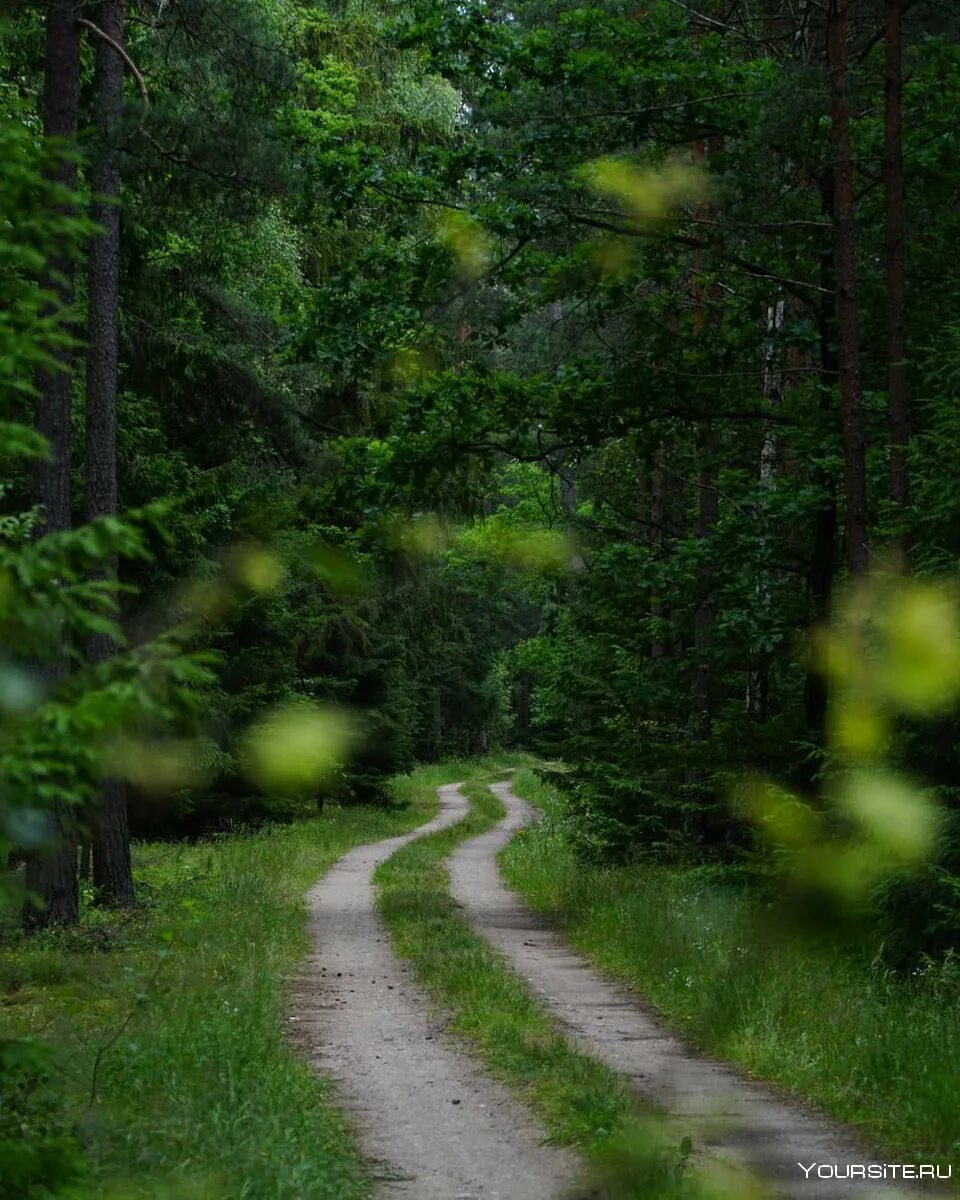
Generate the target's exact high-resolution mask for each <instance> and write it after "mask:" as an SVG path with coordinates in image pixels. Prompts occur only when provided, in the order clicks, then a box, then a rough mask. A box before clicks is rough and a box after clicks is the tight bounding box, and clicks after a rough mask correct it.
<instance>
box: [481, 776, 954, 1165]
mask: <svg viewBox="0 0 960 1200" xmlns="http://www.w3.org/2000/svg"><path fill="white" fill-rule="evenodd" d="M514 786H515V790H516V792H517V793H518V794H519V795H522V796H523V797H524V798H526V799H527V800H530V801H532V802H534V803H536V804H537V805H539V807H540V808H541V809H542V810H543V812H544V818H543V819H542V820H541V821H540V822H539V823H538V824H537V825H536V826H535V827H533V828H531V829H527V830H524V831H522V832H521V833H520V834H519V835H518V836H517V838H515V839H514V841H513V842H512V843H511V844H510V845H509V846H508V847H507V849H506V850H505V851H504V853H503V854H502V856H501V866H502V869H503V871H504V873H505V876H506V878H507V880H508V882H509V883H510V885H511V886H512V887H514V888H515V889H516V890H517V891H519V892H520V893H521V894H522V895H523V897H524V898H525V900H526V902H527V903H528V904H529V905H530V906H531V907H532V908H533V909H535V910H536V911H537V912H539V913H541V914H544V915H546V916H548V917H550V918H551V919H552V920H554V921H555V922H556V923H557V925H558V926H559V928H561V929H562V930H563V932H564V934H565V936H566V937H567V939H568V940H569V941H570V942H571V943H572V944H573V945H575V946H576V947H577V948H578V949H580V950H582V951H584V952H585V953H586V954H587V955H588V957H589V958H590V959H591V960H592V961H593V962H594V963H595V964H596V965H597V966H599V967H601V968H603V969H604V970H605V971H607V972H609V973H610V974H611V975H613V976H614V977H615V978H617V979H619V980H621V981H623V982H624V983H626V984H627V985H628V986H629V987H631V988H634V989H635V990H636V991H638V992H641V993H642V994H643V995H644V996H645V997H646V998H647V999H649V1000H650V1001H652V1002H653V1003H654V1004H655V1005H656V1006H657V1008H658V1009H659V1011H660V1012H661V1013H662V1014H663V1016H664V1017H665V1018H666V1019H667V1020H668V1021H669V1022H671V1023H672V1024H673V1025H674V1026H675V1027H677V1028H679V1029H680V1030H681V1031H682V1032H683V1033H684V1034H686V1035H687V1036H688V1037H689V1038H690V1039H691V1040H692V1041H693V1042H694V1043H696V1044H697V1045H699V1046H701V1047H703V1048H704V1049H705V1050H707V1051H709V1052H710V1053H712V1054H715V1055H717V1056H720V1057H723V1058H727V1059H729V1060H730V1061H732V1062H734V1063H737V1064H739V1065H740V1066H742V1067H744V1068H746V1070H747V1071H748V1072H749V1073H750V1074H751V1075H755V1076H758V1077H761V1078H764V1079H768V1080H772V1081H774V1082H776V1083H778V1084H781V1085H783V1086H785V1087H786V1088H788V1089H790V1090H792V1091H795V1092H796V1093H798V1094H800V1095H802V1096H804V1097H806V1098H809V1099H811V1100H813V1101H815V1102H816V1103H817V1104H819V1105H821V1106H822V1107H823V1108H824V1109H825V1110H826V1111H827V1112H829V1113H830V1114H831V1115H833V1116H834V1117H836V1118H839V1119H840V1120H843V1121H848V1122H850V1123H852V1124H855V1125H857V1126H858V1127H859V1128H860V1129H862V1130H863V1131H864V1132H865V1133H866V1134H867V1135H868V1136H869V1137H870V1138H872V1139H875V1140H876V1141H877V1142H878V1143H879V1144H881V1145H883V1146H884V1147H885V1149H886V1150H888V1151H890V1152H893V1153H898V1154H900V1155H901V1156H902V1158H903V1161H908V1162H909V1161H924V1162H931V1161H938V1160H940V1161H942V1162H943V1163H944V1164H945V1165H946V1164H947V1163H949V1162H950V1161H951V1160H952V1159H954V1158H955V1157H956V1155H957V1152H958V1151H960V1136H958V1130H960V1067H958V1063H960V1023H958V1021H957V1003H958V1000H960V971H958V969H957V964H955V963H953V962H951V961H949V960H947V961H946V962H945V963H941V964H940V965H939V966H936V967H934V966H930V967H929V968H928V969H926V970H921V971H918V972H916V973H915V974H914V975H913V976H910V977H903V976H900V975H895V974H893V973H892V972H890V971H889V970H885V969H884V968H883V967H882V965H881V960H880V958H879V957H878V956H877V954H876V948H873V950H866V949H864V950H863V951H862V952H857V951H856V950H854V951H851V950H850V949H849V948H848V949H842V948H840V947H838V946H837V945H835V944H830V943H829V941H828V940H827V939H826V938H821V939H811V938H809V937H806V938H800V937H798V936H794V935H788V934H787V933H786V932H784V931H782V930H777V929H771V928H770V927H769V925H765V924H764V921H763V920H762V913H760V912H758V903H759V901H758V900H757V899H756V898H755V897H754V896H753V894H752V893H751V891H750V890H749V889H747V888H745V887H744V886H743V884H742V882H738V881H735V880H729V879H726V878H725V877H724V876H723V875H722V874H721V873H718V872H716V871H715V870H712V869H703V868H701V869H686V870H683V869H677V868H670V867H662V866H650V865H637V866H629V867H617V868H610V869H600V868H596V867H589V866H586V865H584V864H583V863H582V862H579V861H577V859H576V858H575V856H574V853H573V851H572V849H571V846H570V843H569V841H568V839H567V837H566V835H565V829H564V814H563V807H562V803H561V802H560V801H559V800H558V798H557V796H556V795H555V794H553V793H552V792H551V791H550V789H548V788H547V787H545V786H544V785H543V784H542V783H541V782H540V781H539V780H538V778H537V777H536V776H535V775H534V774H533V772H532V771H523V772H521V773H520V774H519V775H518V777H517V779H516V781H515V785H514ZM758 918H759V919H758Z"/></svg>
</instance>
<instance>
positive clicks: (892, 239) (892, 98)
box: [884, 0, 911, 509]
mask: <svg viewBox="0 0 960 1200" xmlns="http://www.w3.org/2000/svg"><path fill="white" fill-rule="evenodd" d="M884 98H885V108H886V116H885V129H884V183H885V191H886V238H885V241H886V259H887V263H886V265H887V339H888V355H889V358H888V384H887V386H888V388H889V392H890V400H889V406H890V407H889V420H890V499H891V500H892V501H893V502H894V504H896V505H898V506H900V508H901V509H902V508H903V507H905V506H906V504H907V501H908V499H909V493H910V471H909V464H908V460H907V453H908V447H909V442H910V423H911V422H910V393H909V387H908V382H907V364H906V359H907V339H906V254H905V234H904V212H905V203H904V180H903V0H887V6H886V64H885V77H884Z"/></svg>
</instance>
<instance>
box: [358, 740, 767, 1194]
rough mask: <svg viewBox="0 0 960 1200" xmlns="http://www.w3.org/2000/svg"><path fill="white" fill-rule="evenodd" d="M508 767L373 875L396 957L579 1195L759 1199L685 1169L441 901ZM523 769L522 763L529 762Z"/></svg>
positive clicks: (612, 1082) (675, 1135)
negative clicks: (563, 1166) (567, 1170)
mask: <svg viewBox="0 0 960 1200" xmlns="http://www.w3.org/2000/svg"><path fill="white" fill-rule="evenodd" d="M510 761H513V762H517V761H521V762H522V761H523V760H522V759H521V760H517V759H513V760H506V761H505V762H504V763H501V762H500V761H499V760H493V761H488V762H485V763H481V764H478V765H476V766H474V767H473V768H472V769H471V770H469V771H468V772H465V773H462V774H461V775H460V776H459V777H457V776H454V777H453V778H459V779H460V780H461V781H462V782H463V783H464V792H465V793H466V794H467V796H468V797H469V798H470V801H471V806H472V808H471V813H470V815H469V816H468V817H467V818H466V819H465V820H464V821H462V822H461V823H460V824H458V825H456V826H454V827H453V828H451V829H447V830H443V831H442V832H440V833H437V834H433V835H431V836H429V837H425V838H420V839H418V840H417V841H416V842H413V843H411V844H410V845H409V846H405V847H404V848H403V849H402V850H400V851H399V852H398V853H396V854H395V855H393V857H392V858H390V859H389V860H388V861H387V862H386V863H384V864H383V865H382V866H381V867H379V868H378V870H377V872H376V874H375V876H374V880H375V882H376V884H377V889H378V890H377V896H378V905H379V908H380V912H381V914H382V915H383V917H384V920H385V921H386V924H387V926H388V928H389V930H390V933H391V936H392V938H393V944H394V948H395V949H396V951H397V953H398V954H400V955H401V956H402V957H404V958H406V959H409V960H410V961H411V963H412V964H413V967H414V969H415V972H416V974H417V977H418V978H419V980H420V981H421V983H422V984H423V985H424V986H425V987H426V989H427V991H428V993H429V995H430V997H431V999H432V1000H433V1001H434V1002H435V1003H436V1005H437V1006H438V1009H439V1010H440V1011H442V1012H443V1013H444V1014H445V1015H446V1016H447V1017H448V1028H450V1030H451V1031H452V1032H453V1033H454V1034H456V1035H459V1036H460V1037H462V1038H464V1039H465V1040H466V1042H467V1044H468V1046H469V1047H470V1048H471V1050H472V1051H473V1052H474V1053H476V1054H477V1056H478V1057H479V1058H480V1059H481V1061H482V1062H483V1064H484V1065H485V1067H486V1068H487V1069H488V1070H489V1071H490V1073H491V1074H493V1075H494V1076H496V1077H498V1078H499V1079H501V1080H503V1081H504V1082H506V1083H507V1084H509V1085H511V1086H512V1087H513V1088H514V1089H516V1090H517V1091H518V1093H519V1095H520V1098H521V1099H522V1100H524V1101H526V1102H527V1103H529V1104H530V1105H531V1107H532V1108H533V1109H534V1110H535V1111H536V1112H537V1113H538V1114H539V1116H540V1118H541V1120H542V1122H543V1124H544V1126H545V1129H546V1131H547V1135H548V1140H549V1141H550V1142H553V1143H556V1144H558V1145H567V1146H571V1147H573V1148H575V1149H576V1150H578V1151H579V1152H580V1153H581V1154H582V1155H583V1156H584V1157H585V1158H586V1160H587V1163H588V1165H589V1166H590V1167H592V1169H593V1170H592V1173H591V1177H590V1182H589V1184H588V1185H586V1190H582V1191H580V1192H577V1193H576V1194H577V1195H579V1196H590V1197H593V1198H596V1200H601V1198H609V1200H613V1198H616V1200H641V1198H643V1200H681V1198H682V1200H701V1198H705V1197H717V1198H719V1197H721V1196H724V1197H726V1196H730V1197H732V1196H736V1197H738V1200H748V1197H751V1196H756V1195H758V1194H759V1193H758V1192H757V1191H755V1190H753V1188H752V1185H751V1184H750V1182H749V1181H747V1180H746V1179H745V1178H744V1177H743V1176H742V1175H739V1174H738V1175H735V1176H731V1175H728V1174H726V1173H725V1168H724V1167H723V1165H722V1164H719V1163H710V1164H700V1163H699V1162H698V1163H697V1166H696V1169H694V1168H693V1160H692V1159H691V1158H690V1152H691V1147H690V1145H689V1143H685V1142H684V1139H683V1138H682V1136H681V1134H680V1133H679V1132H677V1131H674V1130H671V1129H669V1128H667V1127H666V1125H665V1123H664V1122H663V1121H662V1119H661V1118H659V1117H657V1116H656V1114H654V1113H652V1112H645V1111H641V1109H640V1107H639V1105H638V1103H637V1101H636V1100H635V1098H634V1097H633V1095H632V1094H631V1092H630V1089H629V1087H628V1085H627V1084H626V1083H625V1081H624V1080H622V1079H621V1078H620V1077H619V1076H618V1075H617V1074H616V1073H615V1072H613V1071H611V1070H609V1069H608V1068H607V1067H605V1066H604V1065H603V1064H602V1063H599V1062H597V1061H595V1060H594V1059H592V1058H590V1057H588V1056H586V1055H584V1054H581V1053H580V1052H579V1051H577V1050H576V1049H575V1048H574V1047H573V1046H572V1044H571V1043H570V1042H569V1041H568V1040H567V1039H566V1038H565V1037H564V1036H563V1035H562V1033H561V1032H560V1031H559V1028H558V1026H557V1024H556V1022H555V1021H554V1020H553V1019H552V1017H551V1016H550V1015H549V1014H548V1013H547V1011H546V1010H545V1009H544V1008H543V1007H542V1006H541V1005H540V1004H539V1003H538V1002H537V1001H536V1000H535V998H534V997H533V995H532V994H531V992H530V991H529V989H528V988H527V986H526V984H524V983H523V982H522V981H521V980H520V979H519V978H518V977H517V976H516V975H514V974H513V973H511V972H510V971H509V970H508V968H507V967H506V966H505V965H504V964H503V962H502V961H501V959H500V958H499V957H498V956H497V954H496V953H495V952H494V951H493V950H492V949H491V948H490V947H489V946H488V944H487V943H486V942H485V941H484V940H483V939H482V938H481V937H479V936H477V935H476V934H474V933H473V932H472V931H471V930H470V929H469V928H468V927H467V925H466V924H465V923H464V921H463V920H462V918H461V916H460V913H459V909H458V906H457V905H456V904H455V902H454V901H453V900H452V898H451V896H450V892H449V876H448V874H447V869H446V866H445V860H446V859H447V858H448V857H449V855H450V854H451V853H452V852H453V851H454V850H455V848H456V847H457V846H458V845H459V844H460V843H461V842H463V841H466V840H467V839H468V838H472V837H476V836H478V835H479V834H481V833H484V832H486V831H487V830H488V829H491V828H492V827H493V826H494V825H496V823H497V822H498V821H499V820H500V819H501V818H502V817H503V815H504V809H503V806H502V805H501V803H500V801H499V800H498V799H497V798H496V797H495V796H494V795H493V793H492V792H490V791H489V790H488V787H487V785H488V784H489V783H490V782H492V781H493V780H495V779H497V778H501V777H502V775H503V769H505V768H506V766H507V765H509V763H510ZM527 761H529V760H527ZM404 786H405V787H406V788H416V789H417V790H418V791H420V792H421V794H422V793H425V792H426V791H427V790H428V789H431V788H433V787H434V786H436V784H435V781H434V779H432V778H429V777H427V776H426V775H424V776H422V777H421V776H419V775H417V774H415V775H413V776H409V777H407V779H406V780H405V783H404Z"/></svg>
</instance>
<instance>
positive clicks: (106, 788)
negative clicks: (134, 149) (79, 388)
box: [86, 0, 134, 905]
mask: <svg viewBox="0 0 960 1200" xmlns="http://www.w3.org/2000/svg"><path fill="white" fill-rule="evenodd" d="M97 24H98V25H99V27H100V29H102V30H103V32H104V33H105V34H106V35H107V37H109V38H111V39H112V40H113V41H114V42H116V43H117V44H118V45H120V46H122V45H123V40H124V0H101V3H100V5H99V7H98V9H97ZM94 53H95V58H94V104H95V115H96V128H97V141H98V147H97V154H96V158H95V160H94V164H93V173H92V183H93V191H94V204H93V218H94V220H95V221H96V222H97V224H98V225H100V226H101V228H102V229H103V233H101V234H100V235H99V236H97V237H95V238H94V239H93V241H92V243H91V246H90V274H89V343H90V344H89V350H88V355H87V437H86V517H87V520H88V521H91V520H94V519H96V518H97V517H105V516H107V517H109V516H115V515H116V513H117V374H118V368H119V349H118V342H119V333H118V327H117V316H118V302H119V279H120V205H119V200H120V163H119V152H118V148H117V140H118V137H119V133H120V127H121V122H122V119H123V79H124V64H123V59H122V58H121V57H120V55H119V54H118V53H117V51H116V50H115V49H114V48H113V47H112V46H110V45H108V43H107V42H105V41H104V40H102V39H100V38H97V39H96V41H95V46H94ZM102 574H103V576H115V575H116V562H112V563H108V564H106V567H105V569H104V571H103V573H102ZM114 651H115V645H114V643H113V641H112V639H111V638H109V637H108V636H106V635H103V634H100V635H97V636H95V637H93V638H91V639H90V642H89V645H88V647H87V656H88V658H89V660H90V662H91V663H94V664H96V663H101V662H105V661H106V660H107V659H109V658H110V657H111V656H112V655H113V653H114ZM92 840H93V882H94V886H95V887H96V889H97V894H98V896H99V898H100V899H101V900H102V901H104V902H105V903H107V904H119V905H129V904H132V903H133V898H134V892H133V875H132V872H131V866H130V837H129V831H128V824H127V801H126V793H125V790H124V787H123V784H122V783H121V782H119V781H118V780H109V781H106V782H105V783H104V784H103V786H102V789H101V795H100V798H99V802H98V803H97V806H96V810H95V812H94V814H93V821H92Z"/></svg>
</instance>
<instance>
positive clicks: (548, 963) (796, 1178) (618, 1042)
mask: <svg viewBox="0 0 960 1200" xmlns="http://www.w3.org/2000/svg"><path fill="white" fill-rule="evenodd" d="M492 790H493V791H494V792H495V793H496V795H497V796H498V797H499V798H500V800H501V801H502V802H503V804H504V806H505V807H506V809H507V817H506V819H505V820H504V821H502V822H501V823H500V824H499V825H498V826H497V828H496V829H494V830H493V831H491V832H490V833H486V834H483V835H481V836H480V837H477V838H473V839H472V840H470V841H468V842H465V843H463V844H462V845H461V846H460V847H459V848H458V850H457V851H456V852H455V854H454V855H453V858H452V859H451V860H450V876H451V886H452V891H453V895H454V897H455V898H456V900H457V902H458V903H459V904H460V905H461V906H462V907H463V909H464V913H465V915H466V917H467V919H468V920H469V922H470V923H471V925H472V926H473V928H474V929H475V930H476V932H478V933H479V934H480V935H481V936H482V937H484V938H485V939H486V940H487V941H488V942H489V943H490V944H491V945H492V946H493V947H494V948H495V949H496V950H497V951H498V952H499V953H500V954H501V955H502V956H503V957H504V959H505V960H506V961H507V963H508V964H509V965H510V967H511V968H512V969H513V970H514V971H515V972H516V973H517V974H518V975H520V976H522V977H523V978H524V979H525V980H526V981H527V982H528V984H529V985H530V986H531V988H532V990H533V991H534V992H535V993H536V995H537V997H538V998H539V999H540V1000H541V1001H542V1002H543V1003H544V1005H545V1006H546V1007H547V1008H548V1009H549V1010H550V1011H551V1012H552V1013H553V1015H554V1016H555V1017H556V1018H558V1020H559V1022H560V1024H561V1025H562V1026H563V1027H564V1029H565V1030H566V1031H567V1033H568V1034H569V1035H570V1037H571V1039H572V1040H573V1041H574V1042H575V1043H576V1044H577V1045H578V1046H579V1047H580V1048H581V1049H582V1050H583V1051H585V1052H586V1053H587V1054H590V1055H592V1056H593V1057H594V1058H597V1059H600V1060H601V1061H603V1062H605V1063H607V1064H608V1065H609V1066H610V1067H612V1068H613V1069H614V1070H616V1071H619V1072H620V1073H621V1074H623V1075H625V1076H627V1077H629V1078H630V1079H631V1080H632V1082H633V1084H634V1086H635V1088H636V1090H637V1091H638V1092H639V1093H640V1094H641V1095H642V1096H644V1097H646V1098H647V1099H649V1100H651V1101H652V1102H654V1103H655V1104H657V1105H658V1106H659V1107H661V1108H663V1109H664V1110H665V1111H666V1112H668V1113H670V1114H672V1115H674V1116H675V1117H676V1118H677V1120H678V1124H679V1126H680V1128H681V1129H682V1131H684V1132H689V1133H690V1135H691V1136H692V1137H693V1139H694V1141H695V1143H697V1144H698V1145H701V1146H706V1147H708V1148H711V1149H713V1150H716V1151H720V1152H722V1153H725V1154H726V1155H727V1156H728V1157H730V1158H734V1159H736V1160H737V1161H740V1162H745V1163H747V1164H749V1165H750V1166H752V1167H753V1168H754V1169H755V1170H756V1171H757V1173H758V1174H759V1175H761V1176H762V1177H763V1178H764V1179H766V1180H767V1181H769V1182H770V1183H771V1184H772V1185H773V1187H774V1188H775V1190H776V1194H777V1195H779V1196H783V1197H788V1198H789V1200H848V1198H850V1197H858V1198H859V1200H866V1198H867V1197H872V1196H882V1197H883V1198H884V1200H894V1198H895V1197H897V1196H907V1195H912V1196H915V1197H916V1196H917V1195H918V1194H920V1193H919V1192H918V1191H910V1190H908V1188H903V1187H901V1186H897V1185H894V1184H892V1183H889V1182H888V1183H872V1182H871V1183H865V1182H861V1181H858V1180H855V1181H850V1182H839V1181H835V1180H817V1179H816V1178H815V1176H816V1172H815V1171H812V1172H811V1175H810V1178H809V1179H807V1178H805V1177H804V1173H803V1171H802V1170H801V1169H800V1168H799V1167H798V1165H797V1164H798V1163H801V1162H802V1163H804V1164H805V1165H809V1164H811V1163H820V1164H840V1165H841V1166H842V1167H845V1165H846V1164H848V1163H869V1162H872V1161H876V1159H875V1158H874V1156H872V1155H871V1154H870V1153H869V1152H868V1151H867V1150H865V1149H864V1147H862V1146H860V1145H858V1144H857V1142H856V1139H855V1138H853V1137H852V1136H851V1135H849V1134H848V1133H847V1132H846V1131H845V1130H843V1129H840V1128H838V1127H837V1126H836V1125H834V1124H832V1123H831V1122H830V1121H829V1120H827V1119H826V1118H824V1117H821V1116H818V1115H814V1114H812V1113H810V1112H808V1111H805V1110H804V1109H803V1108H801V1107H800V1106H799V1105H795V1104H793V1103H792V1102H787V1101H785V1100H784V1099H782V1098H781V1097H779V1096H777V1095H776V1094H774V1093H773V1092H771V1091H769V1090H765V1089H764V1088H762V1087H759V1086H756V1085H754V1084H752V1083H749V1082H747V1081H745V1080H743V1079H742V1078H741V1077H740V1076H738V1075H737V1074H736V1072H735V1071H733V1070H732V1069H731V1068H729V1067H725V1066H723V1065H721V1064H719V1063H716V1062H713V1061H711V1060H710V1059H708V1058H705V1057H703V1056H700V1055H698V1054H696V1053H693V1052H691V1050H690V1049H689V1047H687V1046H685V1045H684V1044H683V1043H682V1042H681V1041H680V1040H679V1039H678V1038H676V1037H674V1036H673V1035H671V1034H670V1033H668V1032H667V1031H666V1030H665V1029H664V1027H663V1026H662V1025H661V1024H660V1023H659V1021H657V1020H656V1019H655V1018H654V1017H653V1016H652V1015H651V1014H650V1013H649V1012H646V1011H644V1009H643V1007H642V1006H641V1005H640V1003H639V1002H638V1000H637V998H636V997H635V996H632V995H630V994H629V993H628V992H626V991H625V990H623V989H621V988H619V987H617V986H616V985H615V984H613V983H611V982H610V981H609V980H608V979H607V978H605V977H604V976H603V975H601V974H600V973H599V972H597V971H596V970H594V969H593V967H591V966H590V964H589V963H588V962H587V961H586V959H584V958H583V957H581V956H580V955H578V954H575V953H573V952H572V951H571V950H570V949H569V948H568V947H566V946H565V945H564V944H563V943H562V941H561V940H560V939H559V938H558V937H557V935H556V934H555V933H554V932H552V931H551V930H550V929H549V928H548V927H547V925H546V924H545V923H544V922H543V921H541V920H540V919H538V918H537V917H535V916H534V915H533V914H532V913H531V912H530V911H529V910H528V909H527V908H525V907H524V905H523V904H522V903H521V902H520V900H519V899H518V897H517V896H516V895H515V894H514V893H513V892H511V891H510V890H509V889H508V888H507V887H506V885H505V884H504V882H503V880H502V879H501V877H500V873H499V871H498V868H497V854H498V853H499V852H500V850H501V849H502V848H503V847H504V846H505V845H506V844H507V842H508V841H509V840H510V838H511V837H512V836H513V834H514V833H515V832H516V830H517V829H519V828H520V827H521V826H523V825H524V824H527V823H528V822H529V821H530V820H531V819H532V818H533V813H532V811H531V809H530V808H529V807H528V806H527V805H526V804H525V803H524V802H523V801H522V800H520V799H518V797H516V796H515V795H514V794H513V792H512V791H511V790H510V785H509V783H500V784H494V785H493V787H492ZM908 1187H909V1185H908Z"/></svg>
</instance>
